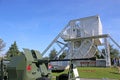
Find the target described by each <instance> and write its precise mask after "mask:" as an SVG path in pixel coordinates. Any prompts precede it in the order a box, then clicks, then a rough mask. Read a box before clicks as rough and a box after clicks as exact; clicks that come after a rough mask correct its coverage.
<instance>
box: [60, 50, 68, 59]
mask: <svg viewBox="0 0 120 80" xmlns="http://www.w3.org/2000/svg"><path fill="white" fill-rule="evenodd" d="M66 55H67V52H66V51H63V53H62V54H61V55H60V56H59V59H64V58H65V57H66Z"/></svg>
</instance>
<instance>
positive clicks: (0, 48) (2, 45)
mask: <svg viewBox="0 0 120 80" xmlns="http://www.w3.org/2000/svg"><path fill="white" fill-rule="evenodd" d="M4 47H5V43H4V42H3V40H2V39H0V52H1V51H3V49H4Z"/></svg>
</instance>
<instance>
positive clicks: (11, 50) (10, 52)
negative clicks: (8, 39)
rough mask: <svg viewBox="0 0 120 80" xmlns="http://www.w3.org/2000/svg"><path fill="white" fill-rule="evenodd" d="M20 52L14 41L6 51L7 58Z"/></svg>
mask: <svg viewBox="0 0 120 80" xmlns="http://www.w3.org/2000/svg"><path fill="white" fill-rule="evenodd" d="M20 54H21V52H20V51H19V50H18V47H17V44H16V41H15V42H14V43H13V44H12V45H11V47H10V48H9V50H8V52H7V56H6V57H7V58H11V57H13V56H17V55H20Z"/></svg>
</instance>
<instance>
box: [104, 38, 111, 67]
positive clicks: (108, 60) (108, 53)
mask: <svg viewBox="0 0 120 80" xmlns="http://www.w3.org/2000/svg"><path fill="white" fill-rule="evenodd" d="M104 42H105V59H106V67H110V66H111V60H110V47H109V42H108V38H107V37H106V38H104Z"/></svg>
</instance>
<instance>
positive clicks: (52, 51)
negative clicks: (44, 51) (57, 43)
mask: <svg viewBox="0 0 120 80" xmlns="http://www.w3.org/2000/svg"><path fill="white" fill-rule="evenodd" d="M56 54H57V51H56V50H55V49H53V50H51V52H50V54H49V59H54V58H55V56H56Z"/></svg>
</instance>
